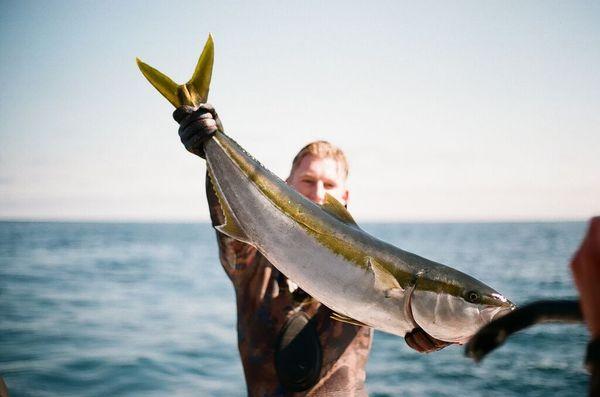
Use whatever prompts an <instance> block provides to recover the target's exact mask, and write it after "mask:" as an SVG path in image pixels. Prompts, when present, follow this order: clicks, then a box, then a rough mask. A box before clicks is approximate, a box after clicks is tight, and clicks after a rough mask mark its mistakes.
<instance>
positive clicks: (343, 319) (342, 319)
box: [330, 312, 368, 327]
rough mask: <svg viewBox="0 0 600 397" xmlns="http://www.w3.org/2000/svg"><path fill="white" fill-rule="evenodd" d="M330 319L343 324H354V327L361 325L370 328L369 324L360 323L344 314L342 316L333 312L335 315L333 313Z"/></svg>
mask: <svg viewBox="0 0 600 397" xmlns="http://www.w3.org/2000/svg"><path fill="white" fill-rule="evenodd" d="M330 317H331V319H332V320H335V321H340V322H342V323H348V324H352V325H359V326H361V327H368V325H367V324H365V323H363V322H360V321H358V320H355V319H353V318H350V317H348V316H344V315H343V314H340V313H336V312H333V313H331V316H330Z"/></svg>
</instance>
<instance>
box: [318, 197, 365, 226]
mask: <svg viewBox="0 0 600 397" xmlns="http://www.w3.org/2000/svg"><path fill="white" fill-rule="evenodd" d="M321 208H323V210H325V212H327V213H328V214H330V215H333V216H334V217H335V218H336V219H338V220H340V221H342V222H344V223H347V224H349V225H351V226H356V227H358V225H357V224H356V221H355V220H354V218H352V215H350V213H349V212H348V210H347V209H346V207H344V204H342V203H340V202H339V201H338V200H337V199H336V198H335V197H333V196H332V195H331V194H329V193H325V202H324V203H323V204H321Z"/></svg>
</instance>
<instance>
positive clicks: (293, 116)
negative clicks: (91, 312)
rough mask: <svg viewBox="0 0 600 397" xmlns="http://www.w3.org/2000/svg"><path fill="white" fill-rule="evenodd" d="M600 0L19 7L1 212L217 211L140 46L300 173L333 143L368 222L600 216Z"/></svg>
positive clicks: (6, 110)
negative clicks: (297, 158) (202, 69)
mask: <svg viewBox="0 0 600 397" xmlns="http://www.w3.org/2000/svg"><path fill="white" fill-rule="evenodd" d="M599 21H600V3H599V2H595V1H571V2H564V1H539V2H536V1H526V2H521V1H489V2H479V1H456V2H444V1H438V2H429V1H424V2H400V1H371V2H364V1H361V2H358V1H357V2H352V1H327V2H322V1H285V2H282V1H259V2H249V1H248V2H241V1H212V2H207V1H187V2H186V1H179V2H169V1H155V2H152V1H128V2H121V1H103V2H91V1H79V2H73V1H61V2H58V1H44V2H39V1H35V2H33V1H2V2H0V75H1V76H2V78H3V84H2V89H1V90H0V219H21V220H92V221H167V222H171V221H173V222H179V221H185V222H187V221H190V222H193V221H205V220H207V219H208V210H207V205H206V199H205V195H204V174H205V165H204V163H203V160H201V159H199V158H197V157H195V156H193V155H191V154H189V153H188V152H186V151H185V149H184V148H183V146H182V145H181V143H180V141H179V138H178V136H177V124H176V123H175V122H174V121H173V120H172V118H171V113H172V110H173V108H172V106H171V105H170V104H169V103H168V102H167V101H166V100H165V99H164V98H163V97H162V96H161V95H160V94H159V93H158V92H157V91H155V90H154V88H152V87H151V86H150V85H149V84H148V82H147V81H146V80H145V79H144V78H143V77H142V75H141V73H140V72H139V70H138V68H137V66H136V64H135V58H136V57H140V58H141V59H142V60H143V61H145V62H147V63H148V64H150V65H152V66H154V67H156V68H157V69H159V70H161V71H162V72H164V73H165V74H167V75H169V76H170V77H172V78H173V79H174V80H175V81H177V82H185V81H187V80H188V79H189V78H190V76H191V74H192V71H193V69H194V66H195V63H196V61H197V58H198V56H199V54H200V52H201V50H202V47H203V45H204V42H205V40H206V38H207V35H208V33H209V32H210V33H212V35H213V37H214V40H215V65H214V71H213V79H212V83H211V92H210V96H209V101H210V102H211V103H213V104H214V105H215V107H216V108H217V110H218V112H219V115H220V117H221V119H222V121H223V124H224V126H225V130H226V131H227V133H228V134H229V135H230V136H231V137H232V138H234V139H236V140H237V141H238V142H239V143H240V144H241V145H242V146H243V147H245V148H246V149H247V150H248V151H249V152H250V153H252V154H253V155H254V156H255V157H256V158H257V159H259V160H260V161H261V162H262V163H263V164H264V165H265V166H267V167H268V168H269V169H271V170H272V171H274V172H275V173H276V174H277V175H279V176H281V177H286V176H287V174H288V172H289V167H290V164H291V159H292V158H293V156H294V154H295V153H296V152H297V151H298V149H299V148H300V147H302V146H303V145H304V144H306V143H308V142H310V141H312V140H315V139H326V140H329V141H331V142H333V143H335V144H337V145H338V146H340V147H341V148H342V149H343V150H344V151H345V152H346V154H347V156H348V158H349V162H350V179H349V186H350V200H349V210H350V212H352V213H353V215H354V216H355V218H356V219H357V220H358V221H359V222H361V221H363V222H364V221H387V222H393V221H406V222H436V221H460V222H462V221H503V220H516V221H520V220H523V221H528V220H571V219H572V220H579V219H585V218H588V217H590V216H592V215H594V214H596V215H598V214H600V73H599V70H600V23H599Z"/></svg>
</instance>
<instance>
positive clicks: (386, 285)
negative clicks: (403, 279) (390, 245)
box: [367, 256, 403, 298]
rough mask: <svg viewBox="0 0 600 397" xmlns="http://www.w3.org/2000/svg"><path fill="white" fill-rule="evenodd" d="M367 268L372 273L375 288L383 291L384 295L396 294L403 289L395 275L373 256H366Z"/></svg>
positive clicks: (391, 295)
mask: <svg viewBox="0 0 600 397" xmlns="http://www.w3.org/2000/svg"><path fill="white" fill-rule="evenodd" d="M367 269H368V270H369V271H370V272H371V273H373V277H374V284H375V288H376V289H377V290H379V291H385V296H386V297H388V298H389V297H393V296H396V295H397V294H398V293H401V292H402V291H403V290H402V287H400V283H398V280H397V279H396V277H394V275H393V274H391V273H390V272H388V271H387V270H386V269H385V268H384V267H383V266H382V265H381V264H380V263H378V262H377V261H376V260H375V259H374V258H373V257H370V256H368V257H367Z"/></svg>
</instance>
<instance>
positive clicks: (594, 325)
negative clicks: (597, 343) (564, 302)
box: [571, 216, 600, 339]
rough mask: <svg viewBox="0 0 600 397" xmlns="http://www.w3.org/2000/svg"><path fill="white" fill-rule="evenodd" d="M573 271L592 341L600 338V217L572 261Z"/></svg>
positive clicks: (591, 227) (595, 219)
mask: <svg viewBox="0 0 600 397" xmlns="http://www.w3.org/2000/svg"><path fill="white" fill-rule="evenodd" d="M571 270H572V271H573V277H574V278H575V285H576V286H577V289H578V290H579V294H580V295H581V296H580V302H581V311H582V312H583V317H584V319H585V322H586V323H587V326H588V328H589V330H590V333H591V335H592V339H597V338H600V216H597V217H595V218H592V220H591V221H590V224H589V228H588V231H587V234H586V235H585V237H584V239H583V242H582V243H581V246H580V247H579V250H578V251H577V252H576V253H575V256H574V257H573V260H572V261H571Z"/></svg>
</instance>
